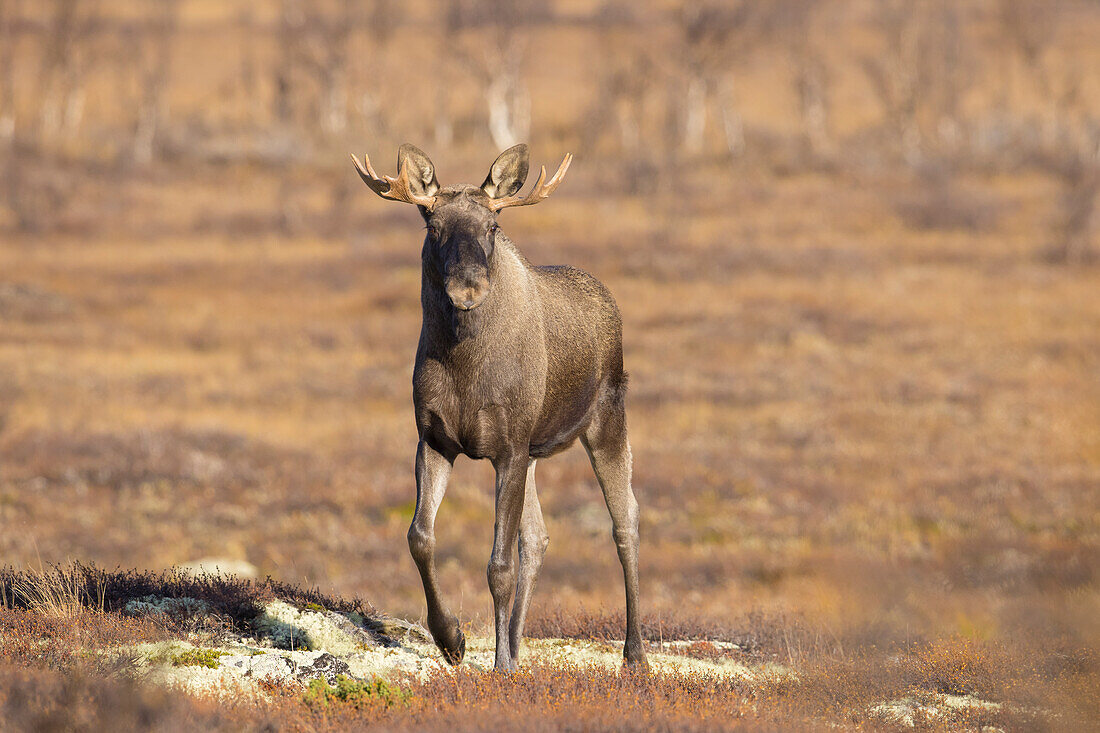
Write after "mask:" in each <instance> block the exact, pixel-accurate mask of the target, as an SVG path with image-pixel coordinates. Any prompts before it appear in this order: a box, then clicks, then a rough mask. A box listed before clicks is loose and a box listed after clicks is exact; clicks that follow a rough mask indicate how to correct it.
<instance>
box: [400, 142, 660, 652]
mask: <svg viewBox="0 0 1100 733" xmlns="http://www.w3.org/2000/svg"><path fill="white" fill-rule="evenodd" d="M403 166H407V169H408V170H411V171H415V172H416V175H415V176H414V177H411V178H410V182H409V183H410V189H411V191H412V193H413V194H414V195H416V196H434V199H433V201H432V204H431V206H430V208H429V207H427V206H421V207H420V211H421V213H422V214H423V216H424V220H425V222H426V223H427V225H428V227H427V230H428V234H427V236H426V237H425V240H424V248H423V252H422V263H423V274H422V278H421V304H422V307H423V325H422V329H421V333H420V344H419V347H418V348H417V354H416V366H415V369H414V371H413V403H414V408H415V413H416V424H417V429H418V431H419V435H420V444H419V446H418V448H417V461H416V474H417V508H416V515H415V516H414V518H413V523H412V526H411V527H410V529H409V547H410V550H411V551H412V554H413V557H414V559H415V560H416V562H417V566H418V568H419V570H420V574H421V577H422V579H423V581H424V589H425V595H426V598H427V602H428V625H429V628H430V629H431V631H432V634H433V636H434V637H435V640H436V643H437V644H438V645H439V647H440V649H441V650H442V651H443V654H444V656H445V657H446V658H447V659H448V660H449V661H451V662H453V663H457V662H458V661H460V660H461V658H462V655H463V652H464V645H465V642H464V639H463V636H462V633H461V631H459V629H458V623H457V620H456V619H455V618H454V616H453V615H452V614H451V613H450V612H449V611H448V610H447V609H446V607H445V606H444V605H443V603H442V601H441V599H440V598H439V594H438V588H437V586H436V581H435V568H434V545H435V538H434V521H435V513H436V511H437V510H438V508H439V502H440V501H441V500H442V496H443V492H444V491H445V489H446V481H447V477H448V476H449V473H450V467H451V464H452V463H453V462H454V459H455V458H456V457H457V456H458V455H459V454H464V455H467V456H469V457H471V458H475V459H480V458H487V459H489V460H490V461H492V462H493V465H494V467H495V468H496V472H497V491H496V496H497V501H496V514H497V518H496V531H495V537H494V543H493V553H492V559H491V560H490V562H489V568H488V578H489V586H490V590H491V592H492V594H493V600H494V604H495V607H496V636H497V654H496V666H497V668H498V669H514V668H515V666H516V662H517V657H518V650H519V642H520V638H521V637H522V633H523V620H524V617H525V616H526V611H527V604H528V602H529V600H530V592H531V589H532V587H533V585H534V582H535V578H536V577H537V575H538V570H539V567H540V565H541V561H542V556H543V553H544V552H545V549H546V542H547V538H546V530H545V524H544V522H543V520H542V512H541V508H540V507H539V503H538V497H537V494H536V492H535V485H534V465H535V460H536V459H539V458H544V457H548V456H551V455H554V454H555V453H558V452H560V451H563V450H565V449H566V448H568V447H569V446H570V445H572V444H573V443H574V442H575V441H576V440H577V439H578V438H580V439H581V441H582V443H583V444H584V446H585V448H586V450H588V452H589V456H590V457H591V459H592V464H593V468H594V469H595V471H596V475H597V478H598V479H599V480H600V484H601V486H602V488H603V490H604V496H605V499H606V501H607V505H608V509H609V510H610V512H611V515H612V520H613V525H614V536H615V542H616V545H617V546H618V548H619V556H620V560H621V561H622V563H623V570H624V577H625V579H626V585H627V643H626V648H625V650H624V654H625V656H626V659H627V661H628V662H630V663H634V664H636V665H638V666H644V665H645V653H644V651H643V648H642V643H641V635H640V632H639V622H638V618H637V609H636V606H637V543H638V539H637V537H638V535H637V503H636V502H635V500H634V496H633V493H632V491H631V489H630V461H631V458H630V447H629V444H628V443H627V436H626V416H625V408H624V394H625V389H626V375H625V373H624V372H623V352H622V322H621V319H620V317H619V311H618V308H617V307H616V305H615V301H614V299H613V298H612V297H611V293H609V292H608V290H607V288H605V287H604V286H603V285H602V284H601V283H600V282H599V281H598V280H596V279H595V278H594V277H592V276H591V275H589V274H588V273H586V272H583V271H581V270H578V269H575V268H572V267H565V266H554V267H537V266H534V265H532V264H531V263H530V262H528V261H527V259H526V258H525V257H524V256H523V255H522V254H521V253H520V252H519V250H518V249H517V248H516V246H515V245H514V244H513V243H512V242H511V240H509V239H508V238H507V237H506V236H505V235H504V234H503V233H502V232H501V231H500V230H499V227H498V225H497V221H496V217H497V214H496V212H494V211H493V210H492V209H491V208H490V206H489V204H490V202H491V201H492V200H493V199H499V198H500V197H503V196H509V195H511V194H514V193H515V192H516V191H518V190H519V189H520V188H521V187H522V185H523V181H524V178H525V177H526V175H527V169H528V165H527V148H526V146H516V147H514V148H512V149H510V150H508V151H505V152H504V153H502V154H501V156H500V157H498V158H497V160H496V161H495V162H494V163H493V166H492V167H491V168H490V172H489V176H488V177H487V178H486V181H485V183H484V184H483V185H482V186H481V187H480V188H479V187H474V186H452V187H447V188H440V187H439V185H438V183H437V182H436V180H435V172H434V166H432V164H431V161H430V160H428V158H427V156H426V155H424V154H423V153H422V152H421V151H419V150H418V149H416V148H414V147H413V146H411V145H403V146H402V147H401V150H400V151H399V158H398V168H399V170H400V169H401V168H402V167H403ZM490 194H492V196H490ZM517 537H518V544H519V556H520V568H519V571H520V572H519V575H518V578H517V575H516V568H515V563H514V560H513V555H514V553H515V545H516V540H517ZM513 587H514V588H515V603H514V606H513V608H512V611H511V614H509V613H508V603H509V602H510V601H511V597H512V591H513Z"/></svg>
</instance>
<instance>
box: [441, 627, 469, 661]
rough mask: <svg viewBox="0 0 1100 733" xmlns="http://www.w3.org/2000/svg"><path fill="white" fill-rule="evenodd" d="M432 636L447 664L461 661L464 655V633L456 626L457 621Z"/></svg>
mask: <svg viewBox="0 0 1100 733" xmlns="http://www.w3.org/2000/svg"><path fill="white" fill-rule="evenodd" d="M433 636H434V637H435V645H436V646H438V647H439V651H441V652H443V658H444V659H446V660H447V663H448V664H451V665H458V664H460V663H461V662H462V658H463V657H464V656H466V635H465V634H463V633H462V630H461V629H459V628H458V621H455V622H454V623H453V624H452V625H450V626H448V627H447V630H446V631H444V632H443V633H440V634H433Z"/></svg>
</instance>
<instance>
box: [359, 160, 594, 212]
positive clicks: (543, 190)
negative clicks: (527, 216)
mask: <svg viewBox="0 0 1100 733" xmlns="http://www.w3.org/2000/svg"><path fill="white" fill-rule="evenodd" d="M572 162H573V154H572V153H567V154H566V156H565V159H564V160H562V162H561V165H560V166H558V172H557V173H555V174H554V177H553V178H551V179H550V180H549V181H546V183H545V185H544V184H543V181H544V180H546V166H542V170H541V171H540V172H539V179H538V180H537V181H535V187H534V188H532V189H531V191H530V192H529V193H528V194H527V195H526V196H523V197H522V198H521V197H520V196H518V195H516V196H505V197H503V198H499V199H490V200H489V208H490V209H492V210H493V211H500V210H501V209H506V208H508V207H509V206H530V205H531V204H537V203H538V202H539V201H542V200H543V199H545V198H546V197H548V196H549V195H550V194H552V193H554V189H556V188H557V187H558V184H560V183H561V181H562V179H563V178H565V172H566V171H567V170H569V164H570V163H572ZM368 185H369V184H368Z"/></svg>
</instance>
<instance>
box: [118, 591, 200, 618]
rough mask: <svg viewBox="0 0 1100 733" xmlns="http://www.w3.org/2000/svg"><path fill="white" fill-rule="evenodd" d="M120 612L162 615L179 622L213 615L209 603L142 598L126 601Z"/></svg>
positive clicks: (192, 600) (160, 597)
mask: <svg viewBox="0 0 1100 733" xmlns="http://www.w3.org/2000/svg"><path fill="white" fill-rule="evenodd" d="M122 612H123V613H125V614H126V615H127V616H150V615H162V616H168V617H169V618H172V619H175V620H179V619H181V618H192V617H196V616H208V615H210V614H212V613H213V609H212V608H211V606H210V604H209V603H207V602H206V601H201V600H199V599H198V598H186V597H184V598H165V597H163V596H142V597H141V598H135V599H133V600H130V601H127V602H126V605H125V606H124V607H123V609H122Z"/></svg>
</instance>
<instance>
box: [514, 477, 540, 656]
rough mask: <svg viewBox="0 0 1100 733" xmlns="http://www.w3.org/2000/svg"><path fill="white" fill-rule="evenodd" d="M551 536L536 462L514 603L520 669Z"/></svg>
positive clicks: (526, 503) (526, 499)
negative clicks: (538, 487)
mask: <svg viewBox="0 0 1100 733" xmlns="http://www.w3.org/2000/svg"><path fill="white" fill-rule="evenodd" d="M549 542H550V536H549V535H548V534H547V533H546V522H545V521H544V520H543V517H542V506H541V505H540V504H539V496H538V494H537V493H536V492H535V461H533V460H532V461H531V463H530V465H528V467H527V490H526V493H525V494H524V498H523V514H522V516H521V517H520V521H519V576H518V577H517V579H516V597H515V600H513V601H512V620H511V624H510V626H509V631H508V642H509V645H510V646H509V652H510V654H511V657H512V665H513V666H518V665H519V645H520V642H521V641H522V640H523V624H524V621H526V619H527V609H528V607H529V606H530V604H531V592H532V590H533V589H534V587H535V581H536V580H538V577H539V570H540V569H541V568H542V559H543V557H545V555H546V546H547V544H549Z"/></svg>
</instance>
